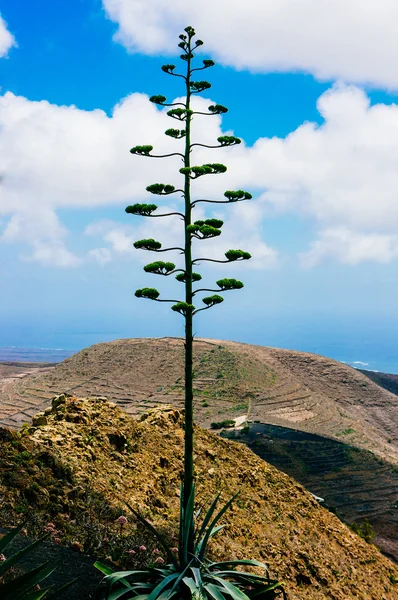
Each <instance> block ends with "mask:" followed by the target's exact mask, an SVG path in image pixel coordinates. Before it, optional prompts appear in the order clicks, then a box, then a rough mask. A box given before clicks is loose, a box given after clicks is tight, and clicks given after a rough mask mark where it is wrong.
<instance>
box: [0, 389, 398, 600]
mask: <svg viewBox="0 0 398 600" xmlns="http://www.w3.org/2000/svg"><path fill="white" fill-rule="evenodd" d="M181 425H182V415H181V413H180V412H179V411H178V410H175V409H173V408H171V407H169V408H167V407H164V410H155V411H149V412H147V413H145V414H143V415H142V416H141V417H140V420H136V419H133V418H131V417H130V416H129V415H127V414H126V413H125V412H123V411H122V410H120V409H119V408H118V407H117V406H116V405H115V404H112V403H109V402H108V401H106V400H105V399H104V398H89V399H78V398H75V397H73V396H65V395H63V396H61V397H58V398H55V399H54V400H53V402H52V407H49V408H48V409H47V410H46V411H45V414H40V415H37V416H36V417H35V418H34V419H33V425H27V426H25V427H23V428H22V429H21V431H20V432H18V433H17V432H14V433H13V432H11V431H9V430H5V429H3V430H0V436H1V440H2V443H1V444H0V474H1V478H0V494H1V497H2V512H1V516H0V519H7V521H8V524H9V523H10V522H12V520H13V519H16V520H18V519H20V516H21V514H23V513H24V512H28V513H29V514H34V516H35V523H36V526H40V523H47V522H48V521H49V520H51V522H52V524H53V525H52V526H53V527H54V528H56V534H57V536H58V537H57V540H58V543H70V544H72V545H73V546H74V547H75V549H76V550H81V549H84V548H85V544H86V543H87V544H91V546H92V545H93V539H94V538H95V536H94V533H95V531H96V530H95V528H93V527H94V526H93V512H94V507H95V506H96V505H95V499H97V502H98V498H100V499H101V510H100V511H99V512H98V513H97V517H98V515H99V521H102V525H106V526H107V527H108V537H109V538H110V537H111V533H110V532H109V531H110V530H111V529H112V524H113V522H114V520H115V516H116V515H118V514H120V512H118V510H119V511H120V506H121V505H123V500H127V501H128V502H129V503H130V504H131V505H132V506H134V507H136V508H139V509H140V510H143V511H145V514H146V516H147V517H148V518H150V519H151V521H153V522H154V523H155V524H156V525H157V526H158V527H160V528H161V529H163V530H164V531H165V533H166V535H167V536H168V537H169V538H170V539H171V540H172V539H173V536H174V535H175V533H176V530H177V522H178V502H179V498H178V495H179V481H180V476H181V471H182V456H183V430H182V428H181ZM195 462H196V476H197V482H198V500H199V503H201V504H204V505H207V504H208V503H209V502H210V501H211V499H212V498H213V497H214V496H215V494H216V493H217V492H218V491H221V492H222V497H223V499H227V498H229V497H230V496H231V495H232V494H233V493H235V492H236V491H238V490H240V495H239V497H238V499H237V501H236V502H235V504H234V505H233V508H232V510H230V511H229V512H228V513H227V514H226V515H225V524H226V528H225V530H224V533H223V534H220V535H219V537H218V538H216V539H215V541H214V543H213V545H212V546H211V553H212V555H213V556H214V557H217V558H220V559H222V558H227V557H228V558H231V557H236V558H243V557H251V558H257V559H260V560H262V561H265V562H266V563H268V564H269V567H270V571H271V573H272V575H273V576H277V577H279V578H280V579H283V580H284V581H285V582H286V591H287V592H288V597H289V600H306V599H308V600H321V599H322V600H324V599H325V598H326V599H331V600H349V599H351V598H352V599H354V598H355V599H359V598H361V599H362V600H376V599H377V600H382V599H383V600H393V599H394V598H396V597H397V583H396V582H397V581H398V572H397V569H396V567H395V566H394V565H393V563H391V562H390V561H389V560H388V559H386V558H385V557H383V556H382V555H381V554H380V553H379V551H378V550H377V549H376V548H375V547H374V546H372V545H369V544H367V543H366V542H364V541H363V540H362V539H361V538H359V537H358V536H357V535H356V534H354V533H353V532H352V531H350V530H349V529H348V528H347V527H346V526H345V525H343V524H342V523H341V522H340V521H339V519H338V518H337V517H336V516H334V515H333V514H331V513H330V512H329V511H327V510H326V509H324V508H322V507H321V506H320V505H319V504H318V502H316V501H315V500H314V498H313V497H312V496H311V495H310V494H309V493H308V492H306V491H305V489H304V488H303V487H302V486H301V485H299V484H298V483H297V482H295V481H293V480H292V479H290V478H289V477H288V476H287V475H285V474H283V473H281V472H279V471H278V470H277V469H275V468H274V467H272V466H270V465H269V464H267V463H265V462H264V461H262V460H261V459H259V458H258V457H256V456H255V455H254V454H253V453H252V452H251V451H250V450H249V449H248V448H246V447H245V446H244V445H242V444H237V443H235V442H231V441H227V440H224V439H222V438H220V437H219V436H217V435H215V434H212V433H210V432H208V431H206V430H204V429H201V428H199V427H196V445H195ZM104 503H106V504H107V508H108V511H105V509H104ZM112 508H113V509H114V512H113V516H112V522H111V523H108V524H107V523H106V520H107V519H108V518H109V516H108V515H109V510H110V509H112ZM124 512H125V514H126V515H127V516H128V519H129V521H130V523H129V527H131V528H132V529H131V531H130V530H129V531H126V532H123V533H122V532H121V530H120V531H119V534H118V535H119V536H120V537H122V538H123V539H124V536H127V537H128V535H132V536H133V537H134V535H135V534H134V527H135V524H134V520H133V519H131V516H130V515H128V512H126V511H124ZM1 524H2V525H4V523H1V522H0V525H1ZM95 526H96V527H97V528H98V527H99V523H96V524H95ZM127 537H126V539H127ZM72 540H73V541H72ZM87 540H88V541H87ZM109 543H110V540H109V539H108V538H107V539H105V538H103V536H100V537H99V538H98V540H97V545H96V546H95V548H96V554H97V555H98V554H101V552H105V553H108V552H109V551H110V550H109V549H108V545H109ZM141 548H144V550H145V547H144V546H142V547H141ZM134 556H136V555H134ZM134 556H133V558H132V566H134V560H137V559H136V558H134ZM76 598H78V596H76Z"/></svg>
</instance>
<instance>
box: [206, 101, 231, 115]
mask: <svg viewBox="0 0 398 600" xmlns="http://www.w3.org/2000/svg"><path fill="white" fill-rule="evenodd" d="M207 108H208V110H209V111H210V112H211V113H213V115H222V114H225V113H227V112H228V108H227V107H226V106H223V105H222V104H212V105H211V106H208V107H207Z"/></svg>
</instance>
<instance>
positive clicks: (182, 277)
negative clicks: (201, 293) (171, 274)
mask: <svg viewBox="0 0 398 600" xmlns="http://www.w3.org/2000/svg"><path fill="white" fill-rule="evenodd" d="M176 279H177V281H180V282H181V283H185V282H186V279H187V274H186V273H185V272H184V273H178V275H176ZM201 279H202V275H200V274H199V273H192V281H200V280H201Z"/></svg>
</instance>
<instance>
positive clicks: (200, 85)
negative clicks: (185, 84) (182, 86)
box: [190, 81, 211, 94]
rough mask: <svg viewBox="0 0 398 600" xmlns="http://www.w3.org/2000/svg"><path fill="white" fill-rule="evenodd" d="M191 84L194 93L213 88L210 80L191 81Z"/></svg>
mask: <svg viewBox="0 0 398 600" xmlns="http://www.w3.org/2000/svg"><path fill="white" fill-rule="evenodd" d="M190 86H191V92H192V94H199V93H200V92H204V90H208V89H209V88H211V83H209V82H208V81H191V82H190Z"/></svg>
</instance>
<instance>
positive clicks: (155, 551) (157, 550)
mask: <svg viewBox="0 0 398 600" xmlns="http://www.w3.org/2000/svg"><path fill="white" fill-rule="evenodd" d="M152 552H153V553H154V554H161V552H160V550H159V548H155V549H154V550H153V551H152Z"/></svg>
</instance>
